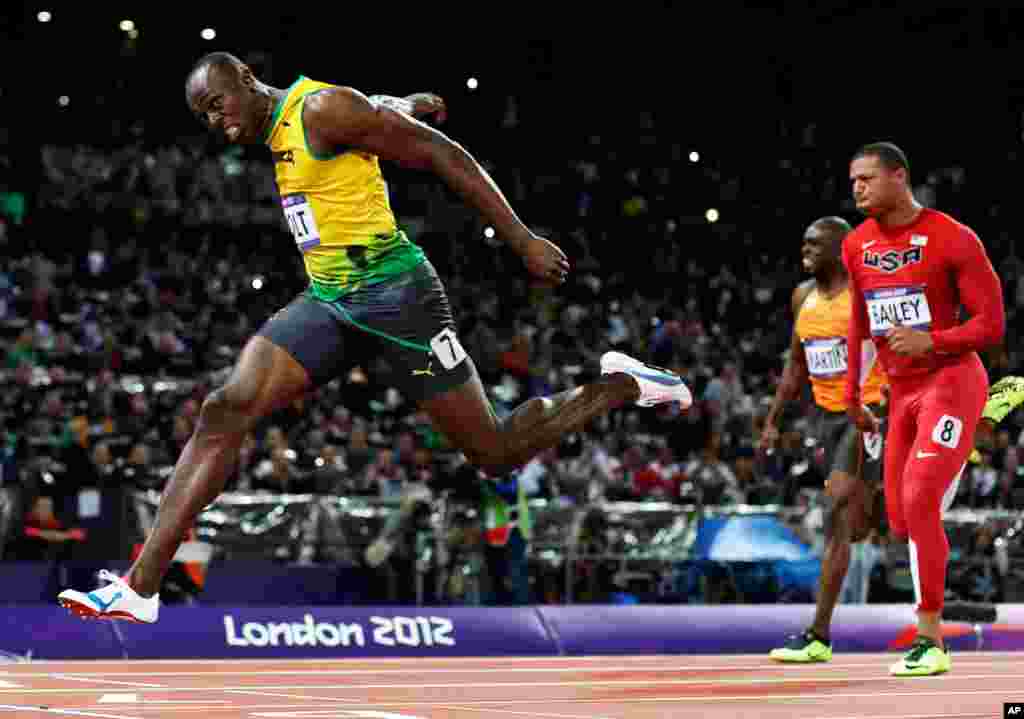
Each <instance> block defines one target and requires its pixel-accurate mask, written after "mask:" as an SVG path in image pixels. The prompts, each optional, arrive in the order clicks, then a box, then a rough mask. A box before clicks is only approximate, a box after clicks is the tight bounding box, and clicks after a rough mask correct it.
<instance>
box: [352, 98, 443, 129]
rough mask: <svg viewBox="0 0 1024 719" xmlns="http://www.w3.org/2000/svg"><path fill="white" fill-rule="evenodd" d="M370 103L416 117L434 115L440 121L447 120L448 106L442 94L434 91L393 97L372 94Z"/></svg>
mask: <svg viewBox="0 0 1024 719" xmlns="http://www.w3.org/2000/svg"><path fill="white" fill-rule="evenodd" d="M368 99H369V101H370V103H372V104H373V105H374V106H377V107H388V108H391V109H392V110H397V111H398V112H404V113H405V114H406V115H412V116H413V117H415V118H417V119H418V118H421V117H428V116H430V115H433V116H434V119H435V120H436V121H437V122H438V123H442V122H444V121H445V118H446V117H447V116H448V108H447V106H446V105H445V102H444V99H443V98H441V96H440V95H435V94H434V93H432V92H416V93H413V94H412V95H408V96H406V97H393V96H391V95H370V97H369V98H368Z"/></svg>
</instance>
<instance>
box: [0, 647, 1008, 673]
mask: <svg viewBox="0 0 1024 719" xmlns="http://www.w3.org/2000/svg"><path fill="white" fill-rule="evenodd" d="M898 656H899V655H898V654H897V653H893V654H892V655H885V657H884V658H883V659H880V660H879V661H874V662H870V663H869V662H863V663H861V662H857V663H854V662H849V663H835V662H833V663H832V664H831V665H830V667H829V670H833V669H836V668H838V669H877V668H878V667H879V666H880V665H881V664H884V663H885V662H891V661H892V660H893V659H894V658H897V657H898ZM1015 659H1016V661H1014V662H1010V661H1007V662H1000V663H996V664H993V663H992V662H988V661H986V662H981V661H975V662H965V661H964V656H963V655H962V654H960V655H957V666H963V665H964V664H971V665H974V666H977V665H981V666H983V667H985V668H986V669H993V670H995V669H999V668H1001V667H999V664H1006V665H1007V666H1006V669H1007V671H1014V670H1016V671H1021V668H1022V666H1024V652H1022V653H1021V655H1020V656H1018V657H1015ZM148 663H149V662H147V664H148ZM196 663H198V664H200V665H201V662H193V664H196ZM232 663H236V662H234V661H233V662H232ZM886 666H888V665H886ZM757 670H764V671H778V672H790V673H792V672H794V671H804V672H809V673H814V672H820V671H822V667H821V665H819V664H787V665H782V664H779V663H777V662H771V661H768V660H765V661H764V662H762V663H760V664H697V665H695V664H672V665H665V664H661V665H649V666H643V665H641V666H637V664H635V663H633V664H616V665H608V666H604V667H594V666H587V667H584V666H577V667H574V666H565V667H482V668H468V669H462V668H447V667H426V668H423V669H410V668H407V669H273V670H270V669H268V670H252V671H222V672H218V671H210V670H206V669H200V670H197V671H190V672H145V671H132V672H74V676H76V677H138V676H144V677H157V678H159V677H198V676H203V677H207V676H218V677H258V676H285V675H306V674H322V675H324V676H359V675H365V674H370V675H372V674H416V675H420V674H489V673H493V672H495V671H500V672H501V673H502V674H554V673H558V672H575V673H579V674H601V673H604V672H630V673H635V672H694V671H697V672H699V671H726V672H748V671H757ZM6 676H12V677H50V676H54V674H53V673H52V672H15V673H12V674H9V675H6Z"/></svg>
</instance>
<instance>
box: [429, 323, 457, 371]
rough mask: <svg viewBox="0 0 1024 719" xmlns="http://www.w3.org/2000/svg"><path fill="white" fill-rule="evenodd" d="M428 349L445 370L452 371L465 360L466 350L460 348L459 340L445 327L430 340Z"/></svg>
mask: <svg viewBox="0 0 1024 719" xmlns="http://www.w3.org/2000/svg"><path fill="white" fill-rule="evenodd" d="M430 349H431V350H433V351H434V356H435V357H437V359H438V360H440V361H441V366H442V367H444V368H445V369H449V370H450V369H454V368H455V367H456V366H457V365H458V364H459V363H460V362H462V360H464V359H466V350H464V349H463V348H462V344H461V343H460V342H459V338H458V337H456V336H455V333H454V332H452V331H451V330H450V329H448V328H447V327H445V328H444V329H443V330H441V331H440V332H438V333H437V334H436V335H434V338H433V339H432V340H430Z"/></svg>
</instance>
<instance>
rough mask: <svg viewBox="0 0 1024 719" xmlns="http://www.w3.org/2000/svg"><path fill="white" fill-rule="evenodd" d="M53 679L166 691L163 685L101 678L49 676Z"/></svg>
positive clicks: (69, 675) (73, 675)
mask: <svg viewBox="0 0 1024 719" xmlns="http://www.w3.org/2000/svg"><path fill="white" fill-rule="evenodd" d="M47 676H48V677H50V678H51V679H64V680H65V681H69V682H92V683H93V684H115V685H117V686H119V687H137V688H140V689H165V688H166V687H165V685H163V684H145V683H143V682H120V681H117V680H115V679H103V678H101V677H92V676H82V675H80V674H57V673H52V674H47Z"/></svg>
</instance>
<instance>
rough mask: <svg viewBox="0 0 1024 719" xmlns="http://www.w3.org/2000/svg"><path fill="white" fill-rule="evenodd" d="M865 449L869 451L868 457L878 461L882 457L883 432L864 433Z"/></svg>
mask: <svg viewBox="0 0 1024 719" xmlns="http://www.w3.org/2000/svg"><path fill="white" fill-rule="evenodd" d="M864 451H865V452H867V455H868V457H870V458H871V459H873V460H875V461H876V462H877V461H878V460H879V459H881V457H882V433H881V432H865V433H864Z"/></svg>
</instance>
